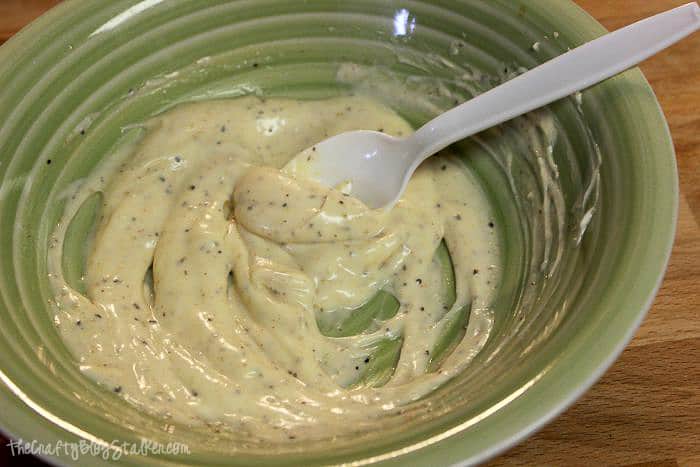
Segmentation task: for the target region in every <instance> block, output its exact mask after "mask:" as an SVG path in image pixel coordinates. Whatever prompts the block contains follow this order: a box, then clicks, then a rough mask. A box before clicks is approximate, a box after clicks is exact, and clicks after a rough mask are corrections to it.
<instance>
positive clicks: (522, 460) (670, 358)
mask: <svg viewBox="0 0 700 467" xmlns="http://www.w3.org/2000/svg"><path fill="white" fill-rule="evenodd" d="M484 1H487V0H484ZM534 1H537V0H534ZM561 1H564V0H561ZM576 1H577V3H578V4H579V5H581V6H582V7H583V8H584V9H585V10H587V11H588V12H589V13H590V14H591V15H592V16H594V17H595V18H596V19H598V20H599V21H600V22H601V23H603V24H604V25H605V26H606V27H607V28H608V29H616V28H618V27H620V26H623V25H626V24H629V23H631V22H633V21H636V20H638V19H641V18H643V17H645V16H649V15H652V14H654V13H657V12H660V11H663V10H665V9H668V8H672V7H674V6H678V5H681V4H683V3H685V1H684V0H576ZM58 2H59V0H0V43H1V42H3V41H4V40H6V39H7V38H9V37H11V36H12V34H14V33H15V32H16V31H17V30H19V29H20V28H21V27H22V26H24V25H25V24H26V23H27V22H29V21H31V20H32V19H33V18H35V17H36V16H38V15H39V14H41V13H42V12H43V11H45V10H46V9H48V8H49V7H51V6H53V5H55V4H56V3H58ZM642 70H643V71H644V73H645V75H646V76H647V79H649V81H650V82H651V84H652V86H653V88H654V90H655V91H656V94H657V96H658V98H659V101H660V103H661V106H662V107H663V110H664V112H665V114H666V117H667V119H668V122H669V126H670V129H671V133H672V134H673V138H674V142H675V146H676V151H677V158H678V167H679V172H680V185H681V204H680V212H679V220H678V233H677V238H676V241H675V244H674V250H673V254H672V257H671V261H670V264H669V269H668V273H667V275H666V278H665V280H664V283H663V286H662V288H661V290H660V291H659V295H658V297H657V299H656V301H655V303H654V306H653V307H652V309H651V311H650V313H649V315H648V317H647V319H646V320H645V321H644V323H643V324H642V327H641V328H640V329H639V331H638V333H637V335H636V337H635V338H634V340H633V341H632V343H631V344H630V346H629V347H628V348H627V349H626V350H625V352H624V353H623V354H622V356H621V357H620V359H619V360H618V361H617V362H616V363H615V364H614V365H613V367H612V368H611V369H610V370H609V371H608V373H607V374H606V375H605V376H604V377H603V378H602V379H601V381H600V382H599V383H597V384H596V385H595V386H594V387H593V388H592V389H591V390H590V391H589V392H588V393H587V394H586V395H585V396H584V397H583V398H582V399H581V400H580V401H579V402H577V403H576V404H575V405H574V406H573V407H571V408H570V409H569V410H567V411H566V412H565V413H564V414H562V415H561V416H560V417H559V418H558V419H557V420H555V421H554V422H552V423H551V424H549V425H548V426H546V427H545V428H544V429H542V430H541V431H540V432H539V433H537V434H535V435H534V436H532V437H531V438H530V439H528V440H527V441H525V442H524V443H522V444H521V445H519V446H518V447H516V448H514V449H512V450H511V451H510V452H508V453H506V454H505V455H503V456H501V457H499V458H497V459H494V460H492V461H491V462H490V463H489V464H490V465H492V466H513V465H518V466H519V465H567V466H568V465H624V466H635V467H643V466H644V467H652V466H653V467H666V466H668V467H671V466H700V316H699V311H700V225H699V222H700V112H699V111H698V110H699V109H700V34H696V35H695V36H694V37H692V38H690V39H687V40H685V41H683V42H681V43H680V44H677V45H676V46H674V47H673V48H671V49H669V50H668V51H665V52H663V53H661V54H659V55H657V56H655V57H653V58H652V59H650V60H648V61H647V62H645V63H644V64H643V65H642ZM2 444H4V443H2ZM0 461H2V462H1V463H2V465H10V461H11V459H10V458H9V457H7V456H5V455H0ZM23 465H26V464H25V463H24V461H23Z"/></svg>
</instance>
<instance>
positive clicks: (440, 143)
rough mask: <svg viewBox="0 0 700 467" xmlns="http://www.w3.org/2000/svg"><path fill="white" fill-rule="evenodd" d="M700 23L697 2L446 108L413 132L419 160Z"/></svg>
mask: <svg viewBox="0 0 700 467" xmlns="http://www.w3.org/2000/svg"><path fill="white" fill-rule="evenodd" d="M699 28H700V7H699V6H698V4H697V3H695V2H692V3H688V4H686V5H683V6H681V7H678V8H675V9H673V10H669V11H667V12H665V13H660V14H658V15H656V16H652V17H650V18H647V19H644V20H641V21H638V22H636V23H634V24H631V25H630V26H627V27H624V28H622V29H618V30H617V31H615V32H612V33H609V34H606V35H604V36H602V37H600V38H598V39H595V40H593V41H591V42H588V43H586V44H583V45H581V46H580V47H577V48H575V49H573V50H571V51H569V52H566V53H564V54H562V55H560V56H558V57H556V58H553V59H552V60H549V61H548V62H546V63H544V64H542V65H539V66H538V67H536V68H533V69H532V70H530V71H528V72H526V73H523V74H522V75H519V76H517V77H516V78H514V79H512V80H510V81H507V82H506V83H504V84H501V85H500V86H497V87H495V88H493V89H491V90H489V91H487V92H485V93H483V94H480V95H479V96H476V97H474V98H473V99H471V100H469V101H467V102H465V103H464V104H461V105H459V106H457V107H455V108H454V109H452V110H449V111H447V112H445V113H444V114H442V115H440V116H438V117H437V118H435V119H433V120H431V121H430V122H428V123H427V124H426V125H424V126H423V127H421V128H420V129H419V130H418V131H417V132H416V133H415V134H414V135H413V136H411V137H410V139H411V141H410V144H411V145H414V144H415V145H416V146H413V147H415V148H417V149H418V151H417V152H418V153H419V154H420V157H419V161H417V162H420V161H422V160H424V159H425V158H427V157H429V156H430V155H432V154H434V153H436V152H437V151H439V150H440V149H443V148H445V147H446V146H448V145H450V144H452V143H454V142H455V141H459V140H461V139H464V138H466V137H468V136H471V135H473V134H475V133H478V132H479V131H482V130H485V129H487V128H490V127H492V126H494V125H497V124H499V123H503V122H505V121H507V120H510V119H512V118H514V117H517V116H519V115H522V114H524V113H527V112H529V111H531V110H534V109H537V108H539V107H542V106H544V105H547V104H549V103H551V102H554V101H556V100H558V99H561V98H563V97H565V96H568V95H570V94H572V93H574V92H576V91H580V90H583V89H586V88H588V87H590V86H592V85H594V84H596V83H599V82H601V81H603V80H605V79H607V78H610V77H611V76H614V75H616V74H618V73H621V72H622V71H625V70H627V69H628V68H631V67H632V66H634V65H636V64H638V63H639V62H641V61H643V60H645V59H646V58H648V57H650V56H651V55H654V54H655V53H657V52H659V51H661V50H663V49H665V48H666V47H669V46H670V45H672V44H674V43H675V42H677V41H679V40H680V39H682V38H684V37H685V36H687V35H689V34H691V33H693V32H694V31H696V30H697V29H699Z"/></svg>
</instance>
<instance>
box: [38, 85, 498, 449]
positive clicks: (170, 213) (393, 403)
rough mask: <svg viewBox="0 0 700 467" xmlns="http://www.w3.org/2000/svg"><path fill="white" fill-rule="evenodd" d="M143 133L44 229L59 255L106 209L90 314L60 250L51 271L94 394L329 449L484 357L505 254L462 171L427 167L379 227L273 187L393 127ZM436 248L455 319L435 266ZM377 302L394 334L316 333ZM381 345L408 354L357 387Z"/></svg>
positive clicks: (320, 122) (220, 125) (290, 106)
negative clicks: (297, 166) (323, 155)
mask: <svg viewBox="0 0 700 467" xmlns="http://www.w3.org/2000/svg"><path fill="white" fill-rule="evenodd" d="M145 127H146V135H145V137H144V138H143V139H142V140H141V141H139V142H138V143H137V144H136V145H135V146H133V147H132V148H130V151H129V156H128V158H127V159H126V160H125V162H122V163H120V164H117V163H114V162H111V163H110V162H109V161H107V162H106V163H105V164H104V167H103V168H102V169H101V170H99V171H98V172H96V173H95V174H94V175H93V176H92V177H91V178H90V179H88V180H86V181H85V183H83V185H82V186H81V187H80V188H79V189H78V192H77V196H76V197H75V200H74V201H73V202H72V204H69V206H68V207H67V209H66V213H67V214H66V218H65V219H64V220H63V221H62V222H61V224H59V226H58V227H57V229H56V236H57V238H59V240H61V239H62V238H63V236H64V235H65V231H66V227H67V224H68V223H69V222H70V217H71V216H72V215H73V213H74V212H75V211H76V209H77V208H78V207H79V204H80V203H81V202H82V201H83V200H84V199H86V198H87V196H89V195H90V194H91V193H93V192H95V191H103V192H104V205H103V206H102V208H101V210H100V219H99V222H98V226H97V228H96V233H95V236H94V241H93V242H92V247H91V252H90V255H89V259H88V264H87V269H86V276H85V283H86V285H87V294H86V295H87V296H83V295H81V294H79V293H78V292H77V291H75V290H73V289H72V288H71V287H70V286H69V285H68V284H67V283H66V281H65V279H64V278H63V274H62V272H61V268H60V265H61V249H60V248H56V249H54V250H51V252H50V257H49V267H50V273H51V279H52V284H53V285H54V287H55V290H56V305H57V311H56V316H55V322H56V324H57V326H58V328H59V330H60V333H61V335H62V336H63V338H64V339H65V341H66V343H67V345H68V346H69V348H70V349H71V350H72V351H73V353H74V354H75V356H76V358H77V359H78V360H79V365H80V367H81V369H82V370H83V371H84V372H85V373H86V374H87V375H89V376H90V377H92V378H94V379H95V380H97V381H98V382H100V383H102V384H104V385H105V386H107V387H108V388H110V390H114V391H115V392H117V393H118V394H119V395H121V396H122V397H124V399H126V400H127V401H129V402H130V403H132V404H135V405H137V406H139V407H142V408H143V409H144V410H147V411H149V412H152V413H154V414H157V415H160V416H163V417H166V418H171V419H173V420H175V421H178V422H184V423H190V424H201V423H208V424H212V423H217V424H220V425H222V426H224V427H228V428H230V429H231V430H235V431H236V432H237V433H250V434H251V436H255V437H256V438H263V439H270V440H275V441H283V440H289V439H308V438H325V437H329V436H337V435H341V434H343V433H346V432H349V431H351V430H356V429H358V427H360V426H362V424H368V423H371V422H372V421H376V420H377V419H378V418H381V417H382V416H383V415H386V414H389V413H392V412H396V411H398V410H400V409H401V407H404V406H406V405H407V404H409V403H411V402H412V401H415V400H417V399H419V398H420V397H422V396H424V395H426V394H428V393H430V392H431V391H432V390H434V389H435V388H436V387H438V386H439V385H441V384H443V383H444V382H446V381H447V380H448V379H449V378H451V377H452V376H454V375H455V374H456V373H457V372H460V371H462V370H464V369H465V368H466V367H467V366H468V364H469V362H470V360H471V359H472V358H473V357H474V356H475V355H476V354H477V353H478V352H479V350H480V349H481V348H482V347H483V345H484V344H485V342H486V339H487V338H488V335H489V332H490V330H491V327H492V321H493V318H492V314H491V312H490V310H489V308H488V306H489V304H490V302H491V300H492V298H493V294H494V291H495V288H496V286H497V283H498V278H499V267H500V265H499V254H498V248H497V242H496V235H495V233H494V231H495V229H494V226H493V222H492V217H491V214H490V211H489V207H488V204H487V201H486V199H485V195H484V194H483V193H482V191H481V189H480V188H479V186H478V184H477V183H476V182H475V180H474V179H473V178H472V177H471V176H470V175H469V174H468V173H467V172H466V171H465V169H464V168H463V167H461V165H460V164H461V163H460V162H459V161H457V160H455V159H453V158H451V157H450V156H448V155H439V156H436V157H433V158H431V159H429V160H428V161H427V162H426V163H424V164H423V165H422V166H421V167H420V168H419V169H418V171H417V172H416V173H415V175H414V176H413V178H412V179H411V181H410V183H409V185H408V188H407V190H406V192H405V194H404V196H403V197H402V199H401V200H400V201H399V202H398V204H397V205H396V206H395V208H394V209H392V210H391V211H389V212H383V211H372V210H369V209H367V208H366V207H365V206H364V205H363V204H362V203H361V202H359V201H357V200H356V199H354V198H351V197H348V196H344V195H343V194H342V193H341V192H340V191H336V190H329V189H326V188H324V187H321V186H320V185H317V184H315V183H313V182H310V181H306V180H297V179H295V178H294V177H293V176H291V175H290V174H285V173H284V172H281V171H280V170H279V169H280V168H281V167H283V166H284V165H285V163H287V162H288V161H289V160H290V159H291V158H293V157H294V156H295V155H296V154H298V153H299V152H301V151H302V150H304V149H306V148H308V147H310V146H311V145H313V144H314V143H316V142H318V141H320V140H322V139H324V138H326V137H328V136H330V135H334V134H338V133H341V132H344V131H349V130H355V129H375V130H378V129H381V130H382V131H385V132H387V133H389V134H394V135H401V134H407V133H408V132H411V131H412V129H411V128H410V126H409V125H408V124H407V123H406V122H405V121H404V120H403V119H401V118H400V117H399V116H398V115H397V114H395V113H394V112H393V111H391V110H390V109H388V108H386V107H383V106H381V105H379V104H377V103H375V102H374V101H372V100H369V99H366V98H362V97H347V98H336V99H330V100H324V101H295V100H286V99H268V100H261V99H258V98H254V97H247V98H241V99H236V100H226V101H212V102H203V103H195V104H187V105H181V106H179V107H177V108H175V109H174V110H171V111H168V112H167V113H165V114H163V115H161V116H159V117H156V118H154V119H152V120H151V121H149V122H147V123H146V124H145ZM443 238H444V239H445V241H446V243H447V245H448V248H449V250H450V254H451V256H452V261H453V263H454V269H455V275H456V301H455V303H454V305H453V306H452V307H451V308H450V309H445V308H446V307H445V306H444V303H443V302H444V299H443V294H442V292H441V281H440V269H439V265H438V264H437V262H436V261H435V260H434V254H435V251H436V249H437V247H438V246H439V244H440V242H441V241H442V239H443ZM151 264H152V277H153V285H152V287H150V286H148V285H144V282H146V284H148V282H149V280H148V279H147V276H148V271H149V267H150V266H151ZM145 278H146V279H145ZM380 289H382V290H385V291H388V292H390V293H391V294H393V295H394V296H395V297H396V298H397V299H398V301H399V302H400V309H399V311H398V313H397V314H396V315H395V316H394V317H393V318H390V319H388V320H386V321H383V322H375V323H374V325H372V326H370V328H369V329H368V330H367V331H366V332H365V333H363V334H360V335H356V336H348V337H337V338H333V337H327V336H325V335H323V334H322V333H321V332H320V331H319V328H318V326H317V318H318V317H323V316H324V313H346V314H347V313H351V312H349V311H348V310H351V309H353V308H356V307H358V306H360V305H362V304H364V303H365V302H367V301H368V300H369V299H371V298H372V297H373V296H374V295H375V294H376V293H377V292H378V291H379V290H380ZM465 306H470V307H471V312H470V316H469V324H468V327H467V330H466V334H465V336H464V338H463V339H462V340H461V341H460V343H459V344H458V346H457V347H456V348H455V350H454V351H453V352H452V353H451V354H450V355H449V357H448V358H447V359H446V360H445V361H444V362H443V363H442V364H441V365H440V367H439V368H438V369H437V370H434V369H433V370H434V371H427V365H428V363H429V361H430V351H431V349H433V348H434V346H435V343H436V341H437V339H438V336H439V335H440V332H441V331H442V327H443V325H444V323H445V318H446V317H448V316H449V315H450V314H453V313H456V312H457V311H458V310H460V309H462V308H463V307H465ZM343 310H345V311H343ZM385 338H401V339H402V348H401V354H400V357H399V359H398V362H397V365H396V370H395V372H394V373H393V375H392V376H391V379H390V380H389V381H388V382H387V383H386V384H384V385H381V386H378V387H368V386H366V385H362V384H356V383H357V381H358V380H359V379H360V378H361V375H362V374H363V370H364V369H365V367H366V366H367V365H369V364H370V363H371V362H370V358H371V356H372V351H373V350H374V349H375V348H376V346H377V345H378V343H379V342H380V341H381V340H382V339H385Z"/></svg>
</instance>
